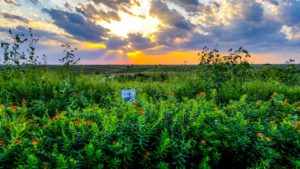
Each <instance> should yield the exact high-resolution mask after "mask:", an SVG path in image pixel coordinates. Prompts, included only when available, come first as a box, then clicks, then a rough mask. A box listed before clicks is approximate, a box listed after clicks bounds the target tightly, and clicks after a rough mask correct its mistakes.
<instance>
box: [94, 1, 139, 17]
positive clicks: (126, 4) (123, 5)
mask: <svg viewBox="0 0 300 169" xmlns="http://www.w3.org/2000/svg"><path fill="white" fill-rule="evenodd" d="M90 1H92V2H93V3H95V4H97V5H99V4H102V5H104V6H106V7H107V8H110V9H112V10H114V11H118V12H120V11H122V12H126V13H129V14H132V15H134V14H133V13H132V12H131V11H130V8H131V7H132V6H139V5H140V3H139V1H138V0H90Z"/></svg>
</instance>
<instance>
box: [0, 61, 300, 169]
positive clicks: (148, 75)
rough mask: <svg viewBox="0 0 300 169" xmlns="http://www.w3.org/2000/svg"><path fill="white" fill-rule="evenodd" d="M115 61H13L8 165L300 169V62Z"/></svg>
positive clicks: (1, 112) (5, 127)
mask: <svg viewBox="0 0 300 169" xmlns="http://www.w3.org/2000/svg"><path fill="white" fill-rule="evenodd" d="M108 67H109V66H80V68H79V67H71V68H69V69H65V68H63V67H59V66H56V67H53V66H44V67H43V66H42V67H39V68H38V69H34V68H31V69H19V68H9V69H8V68H5V67H3V69H2V70H1V72H0V96H1V97H0V103H1V105H0V107H1V108H0V119H1V123H0V168H3V169H4V168H5V169H6V168H26V169H27V168H162V169H167V168H204V169H208V168H224V169H227V168H299V167H300V139H299V136H300V119H299V112H300V85H299V84H300V75H299V67H296V66H291V65H286V66H270V65H268V66H262V65H261V66H247V67H243V66H240V65H235V66H232V67H230V66H218V65H211V66H184V65H183V66H133V67H127V66H111V67H110V72H107V71H106V70H107V68H108ZM128 69H130V70H128ZM133 70H134V71H133ZM141 70H143V71H141ZM124 88H134V89H136V92H137V96H136V102H135V103H130V102H125V101H123V100H122V98H121V90H122V89H124Z"/></svg>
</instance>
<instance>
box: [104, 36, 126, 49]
mask: <svg viewBox="0 0 300 169" xmlns="http://www.w3.org/2000/svg"><path fill="white" fill-rule="evenodd" d="M105 44H106V48H107V49H109V50H110V49H112V50H118V49H121V48H122V47H124V46H126V45H127V44H128V41H127V40H124V39H121V38H120V37H111V38H109V39H108V40H107V41H106V42H105Z"/></svg>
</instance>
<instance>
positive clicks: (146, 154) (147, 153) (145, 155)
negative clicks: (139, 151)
mask: <svg viewBox="0 0 300 169" xmlns="http://www.w3.org/2000/svg"><path fill="white" fill-rule="evenodd" d="M148 155H149V151H148V150H147V151H146V152H145V154H144V159H146V158H147V156H148Z"/></svg>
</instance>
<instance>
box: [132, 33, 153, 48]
mask: <svg viewBox="0 0 300 169" xmlns="http://www.w3.org/2000/svg"><path fill="white" fill-rule="evenodd" d="M128 41H129V42H130V45H131V46H132V47H133V48H134V49H136V50H144V49H148V48H152V47H154V46H155V44H154V43H151V40H150V39H149V38H146V37H143V36H142V35H141V34H132V33H131V34H128Z"/></svg>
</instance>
